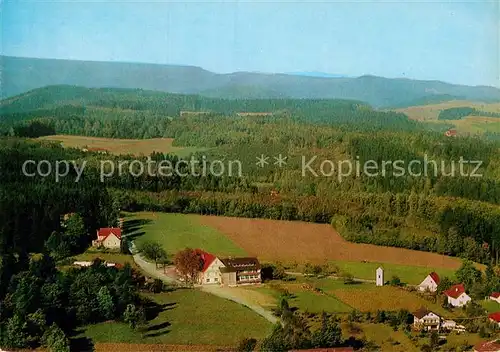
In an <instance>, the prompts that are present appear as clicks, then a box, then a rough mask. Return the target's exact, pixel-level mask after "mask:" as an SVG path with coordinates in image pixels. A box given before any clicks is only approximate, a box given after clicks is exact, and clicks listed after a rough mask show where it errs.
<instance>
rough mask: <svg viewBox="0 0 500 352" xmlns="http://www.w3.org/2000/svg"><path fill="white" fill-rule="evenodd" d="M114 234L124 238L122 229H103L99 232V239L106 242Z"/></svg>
mask: <svg viewBox="0 0 500 352" xmlns="http://www.w3.org/2000/svg"><path fill="white" fill-rule="evenodd" d="M111 233H113V234H114V235H115V236H116V237H118V238H122V229H120V228H119V227H103V228H100V229H99V230H98V231H97V237H98V238H101V237H102V239H101V240H102V241H104V240H105V239H106V238H107V237H108V236H109V235H111Z"/></svg>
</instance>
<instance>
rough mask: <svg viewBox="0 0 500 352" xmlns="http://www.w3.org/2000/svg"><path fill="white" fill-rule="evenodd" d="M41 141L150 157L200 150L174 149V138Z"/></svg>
mask: <svg viewBox="0 0 500 352" xmlns="http://www.w3.org/2000/svg"><path fill="white" fill-rule="evenodd" d="M40 139H44V140H49V141H57V142H61V144H62V146H63V147H65V148H83V147H87V148H103V149H106V150H107V151H108V152H109V153H111V154H117V155H118V154H133V155H141V154H142V155H150V154H151V153H152V152H160V153H169V154H176V155H179V156H187V155H189V154H191V153H193V152H195V151H199V150H200V149H197V148H191V147H186V148H185V147H174V146H172V142H173V141H174V140H173V139H172V138H153V139H116V138H99V137H85V136H69V135H56V136H45V137H41V138H40Z"/></svg>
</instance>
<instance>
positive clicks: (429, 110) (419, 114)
mask: <svg viewBox="0 0 500 352" xmlns="http://www.w3.org/2000/svg"><path fill="white" fill-rule="evenodd" d="M457 107H472V108H476V109H478V110H480V111H486V112H500V103H491V104H488V103H480V102H472V101H467V100H452V101H447V102H442V103H439V104H429V105H420V106H410V107H407V108H403V109H397V110H396V111H399V112H403V113H405V114H406V115H408V117H409V118H410V119H412V120H437V118H438V116H439V113H440V112H441V111H442V110H445V109H450V108H457Z"/></svg>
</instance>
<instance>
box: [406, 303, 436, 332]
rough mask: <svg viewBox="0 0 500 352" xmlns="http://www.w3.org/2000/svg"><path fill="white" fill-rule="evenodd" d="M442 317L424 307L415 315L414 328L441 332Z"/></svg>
mask: <svg viewBox="0 0 500 352" xmlns="http://www.w3.org/2000/svg"><path fill="white" fill-rule="evenodd" d="M440 326H441V317H440V316H439V315H437V314H436V313H433V312H431V311H430V310H427V309H426V308H424V307H422V308H420V309H419V310H417V311H416V312H415V313H413V327H414V328H415V329H416V330H428V331H429V330H439V327H440Z"/></svg>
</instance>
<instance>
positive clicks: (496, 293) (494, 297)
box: [489, 292, 500, 303]
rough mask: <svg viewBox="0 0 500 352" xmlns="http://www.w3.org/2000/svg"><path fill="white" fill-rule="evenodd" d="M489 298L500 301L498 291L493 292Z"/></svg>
mask: <svg viewBox="0 0 500 352" xmlns="http://www.w3.org/2000/svg"><path fill="white" fill-rule="evenodd" d="M489 298H490V299H491V300H493V301H497V302H498V303H500V292H493V293H492V294H491V295H490V297H489Z"/></svg>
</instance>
